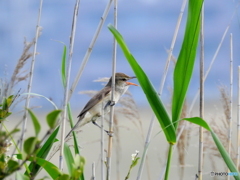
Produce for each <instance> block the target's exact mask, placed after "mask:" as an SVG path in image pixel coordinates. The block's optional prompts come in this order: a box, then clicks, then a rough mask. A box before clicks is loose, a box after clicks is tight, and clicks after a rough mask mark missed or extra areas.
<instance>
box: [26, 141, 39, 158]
mask: <svg viewBox="0 0 240 180" xmlns="http://www.w3.org/2000/svg"><path fill="white" fill-rule="evenodd" d="M37 142H38V139H37V138H36V137H29V138H28V139H26V140H25V141H24V145H23V148H24V151H25V153H26V154H29V155H31V154H32V153H34V151H35V150H36V149H35V148H36V145H37Z"/></svg>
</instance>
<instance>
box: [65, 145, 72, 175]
mask: <svg viewBox="0 0 240 180" xmlns="http://www.w3.org/2000/svg"><path fill="white" fill-rule="evenodd" d="M64 157H65V161H66V164H67V168H68V172H69V174H71V173H72V172H73V163H74V158H73V155H72V152H71V150H70V148H69V146H68V145H67V144H66V143H64Z"/></svg>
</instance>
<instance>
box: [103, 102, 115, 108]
mask: <svg viewBox="0 0 240 180" xmlns="http://www.w3.org/2000/svg"><path fill="white" fill-rule="evenodd" d="M115 104H116V103H115V101H111V100H109V101H108V102H107V104H106V105H105V107H104V110H105V109H106V108H107V107H108V106H114V105H115Z"/></svg>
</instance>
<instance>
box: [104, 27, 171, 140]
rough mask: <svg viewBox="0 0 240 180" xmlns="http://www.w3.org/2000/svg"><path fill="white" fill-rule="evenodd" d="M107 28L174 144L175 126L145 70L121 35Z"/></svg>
mask: <svg viewBox="0 0 240 180" xmlns="http://www.w3.org/2000/svg"><path fill="white" fill-rule="evenodd" d="M108 28H109V30H110V31H111V32H112V34H113V35H114V37H115V39H116V40H117V42H118V44H119V46H120V47H121V49H122V51H123V53H124V55H125V57H126V59H127V60H128V62H129V64H130V65H131V67H132V69H133V71H134V73H135V75H136V77H137V79H138V81H139V83H140V85H141V88H142V89H143V91H144V93H145V95H146V98H147V100H148V102H149V104H150V106H151V108H152V110H153V112H154V113H155V115H156V117H157V119H158V121H159V123H160V125H161V127H162V129H163V131H164V134H165V136H166V138H167V141H168V142H169V143H172V144H174V143H175V142H176V134H175V128H174V126H173V125H172V122H171V120H170V118H169V115H168V113H167V111H166V109H165V107H164V105H163V103H162V101H161V100H160V98H159V95H158V93H157V92H156V90H155V89H154V87H153V85H152V83H151V82H150V80H149V79H148V77H147V75H146V74H145V72H144V71H143V69H142V68H141V67H140V65H139V64H138V63H137V61H136V60H135V58H134V57H133V55H132V54H131V53H130V51H129V49H128V47H127V45H126V43H125V41H124V39H123V37H122V35H121V34H120V33H119V32H118V31H117V30H116V29H115V28H114V27H113V26H112V25H108Z"/></svg>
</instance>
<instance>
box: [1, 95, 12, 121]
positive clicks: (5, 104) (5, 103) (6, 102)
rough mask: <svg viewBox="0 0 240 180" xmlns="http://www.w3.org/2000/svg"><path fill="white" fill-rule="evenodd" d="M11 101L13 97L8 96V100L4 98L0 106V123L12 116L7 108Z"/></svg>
mask: <svg viewBox="0 0 240 180" xmlns="http://www.w3.org/2000/svg"><path fill="white" fill-rule="evenodd" d="M13 99H14V96H13V95H11V96H9V97H8V98H4V101H3V103H2V104H1V105H0V107H2V108H1V109H0V123H1V122H2V121H3V120H4V119H6V118H7V117H8V116H10V115H11V114H12V113H11V112H9V108H10V106H11V104H12V102H13Z"/></svg>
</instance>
